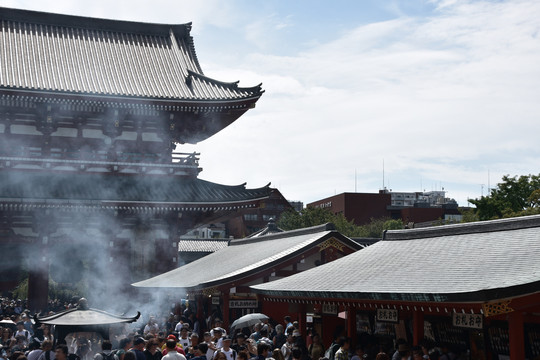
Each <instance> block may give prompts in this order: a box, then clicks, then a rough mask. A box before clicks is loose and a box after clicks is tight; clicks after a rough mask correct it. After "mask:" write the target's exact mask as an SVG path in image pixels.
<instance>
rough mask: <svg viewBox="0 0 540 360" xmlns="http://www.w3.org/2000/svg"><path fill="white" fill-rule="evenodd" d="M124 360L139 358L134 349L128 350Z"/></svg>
mask: <svg viewBox="0 0 540 360" xmlns="http://www.w3.org/2000/svg"><path fill="white" fill-rule="evenodd" d="M124 360H137V357H136V355H135V353H134V352H133V351H128V352H126V353H125V354H124Z"/></svg>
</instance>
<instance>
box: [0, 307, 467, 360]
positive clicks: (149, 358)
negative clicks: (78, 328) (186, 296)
mask: <svg viewBox="0 0 540 360" xmlns="http://www.w3.org/2000/svg"><path fill="white" fill-rule="evenodd" d="M70 306H72V305H71V304H65V305H64V306H63V308H64V309H65V308H69V307H70ZM9 308H10V309H9V311H7V312H6V309H5V308H4V307H3V308H2V318H4V321H3V323H2V324H0V325H2V328H0V331H1V334H2V335H1V337H0V360H266V359H269V360H364V359H375V360H390V359H391V360H420V359H435V360H454V359H458V356H457V355H456V354H452V352H451V351H449V350H448V349H445V348H444V347H443V348H436V349H435V348H433V346H430V345H429V344H427V343H425V344H424V345H423V346H416V347H412V348H411V347H409V346H408V344H406V342H405V341H402V340H399V341H398V342H397V344H396V348H395V349H394V350H393V351H391V352H388V353H386V352H384V351H381V350H382V349H380V348H377V349H376V348H374V346H372V345H373V344H367V345H366V344H365V343H364V344H359V345H358V346H355V347H354V348H352V347H351V340H350V339H349V338H346V337H335V339H334V341H333V342H332V344H329V345H328V346H325V345H324V344H323V343H322V340H321V336H320V335H319V334H317V333H315V332H314V331H312V330H310V331H309V332H308V334H306V335H302V333H301V329H300V327H299V326H298V322H295V321H292V320H291V318H290V317H289V316H286V317H285V318H284V319H283V322H282V323H278V324H275V323H273V322H272V321H264V322H261V323H257V324H255V325H253V326H252V327H248V328H243V329H233V330H234V331H233V333H228V332H227V330H225V329H224V328H223V327H222V326H223V323H222V321H221V320H220V319H219V318H217V317H209V318H208V319H207V320H206V321H203V323H204V325H203V326H200V324H199V321H198V320H197V319H196V318H195V316H194V314H193V313H192V312H190V311H189V309H187V310H186V311H184V312H182V314H183V315H182V316H175V315H173V314H169V316H168V317H162V318H161V321H158V318H156V317H155V316H150V317H149V318H148V320H147V321H145V322H144V325H138V323H134V324H131V325H123V326H121V327H112V328H111V333H110V336H109V338H110V340H103V339H102V338H101V336H100V335H98V334H97V333H71V334H69V335H68V337H66V338H65V339H54V336H53V331H51V330H52V329H51V328H50V327H49V326H48V325H45V324H42V325H40V326H38V327H36V326H35V325H34V324H33V322H32V320H31V316H30V315H31V314H30V313H29V312H28V311H27V310H23V309H24V303H23V302H19V301H16V302H14V303H9ZM10 320H11V321H12V323H15V324H16V326H15V328H14V329H12V326H10V325H8V324H9V321H10ZM206 330H208V331H206ZM53 345H55V346H54V347H53Z"/></svg>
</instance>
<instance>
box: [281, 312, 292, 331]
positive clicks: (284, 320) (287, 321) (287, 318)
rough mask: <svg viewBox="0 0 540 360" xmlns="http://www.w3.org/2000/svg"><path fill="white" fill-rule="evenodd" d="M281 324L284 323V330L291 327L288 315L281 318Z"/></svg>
mask: <svg viewBox="0 0 540 360" xmlns="http://www.w3.org/2000/svg"><path fill="white" fill-rule="evenodd" d="M283 322H284V323H285V329H288V328H290V327H292V326H293V323H292V321H291V317H290V316H289V315H287V316H285V317H284V318H283Z"/></svg>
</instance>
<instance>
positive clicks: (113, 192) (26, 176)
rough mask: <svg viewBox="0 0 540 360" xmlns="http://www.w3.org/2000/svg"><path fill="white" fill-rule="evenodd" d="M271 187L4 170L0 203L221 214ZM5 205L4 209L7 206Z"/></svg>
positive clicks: (173, 178)
mask: <svg viewBox="0 0 540 360" xmlns="http://www.w3.org/2000/svg"><path fill="white" fill-rule="evenodd" d="M269 193H270V188H269V186H268V185H267V186H265V187H261V188H256V189H246V187H245V184H242V185H237V186H228V185H221V184H216V183H212V182H209V181H205V180H201V179H197V178H191V177H179V176H165V175H147V176H144V175H116V174H97V173H67V172H57V173H49V172H43V171H35V172H33V171H17V170H14V169H11V170H10V171H0V203H1V204H10V206H12V207H13V206H30V205H31V204H49V205H53V206H58V205H65V206H68V205H69V206H86V205H88V206H93V205H101V206H135V207H137V206H150V207H153V206H156V207H158V206H165V207H196V208H200V209H206V210H207V209H213V208H214V207H215V209H216V210H218V209H219V210H221V209H223V208H230V209H233V208H238V207H247V205H246V204H247V203H249V202H253V201H256V200H260V199H264V198H267V197H268V195H269ZM3 206H4V205H3Z"/></svg>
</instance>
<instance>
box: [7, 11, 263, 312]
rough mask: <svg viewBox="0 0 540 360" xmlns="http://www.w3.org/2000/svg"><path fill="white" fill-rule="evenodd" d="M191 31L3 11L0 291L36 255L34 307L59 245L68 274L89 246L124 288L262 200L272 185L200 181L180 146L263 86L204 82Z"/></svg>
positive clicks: (207, 132)
mask: <svg viewBox="0 0 540 360" xmlns="http://www.w3.org/2000/svg"><path fill="white" fill-rule="evenodd" d="M190 31H191V24H190V23H187V24H151V23H142V22H131V21H117V20H108V19H96V18H89V17H81V16H71V15H61V14H51V13H44V12H36V11H28V10H17V9H9V8H0V49H2V51H0V64H1V67H0V179H1V182H0V184H1V185H0V230H1V231H0V234H1V235H0V248H1V249H2V251H3V253H4V255H5V256H6V257H7V258H9V259H11V260H12V261H11V262H7V263H6V262H4V263H3V265H2V272H1V275H0V288H2V289H7V288H10V287H12V286H13V285H14V284H15V283H14V279H17V276H16V274H17V271H18V270H19V269H20V264H22V263H23V262H24V261H23V260H24V257H32V256H39V258H43V261H41V262H39V263H38V264H35V268H31V269H29V270H30V275H29V298H30V306H31V308H32V309H39V308H41V307H43V302H45V303H46V301H47V296H46V294H47V284H48V281H47V280H48V268H49V264H54V263H56V262H58V261H61V260H63V258H62V257H59V256H60V255H59V253H58V251H56V250H55V249H67V250H66V251H68V253H70V254H73V256H69V257H68V259H67V260H66V261H65V265H66V267H68V268H69V267H70V266H73V267H77V266H78V265H80V262H81V261H86V260H85V256H87V255H88V253H85V252H84V251H82V252H81V251H80V250H81V249H84V250H85V251H91V250H94V251H98V252H100V253H101V254H102V255H104V256H103V258H104V259H107V260H108V259H114V261H112V260H111V261H110V264H109V265H107V267H108V266H113V267H115V266H116V267H118V269H117V272H116V273H121V274H128V275H129V276H130V279H127V280H126V281H125V283H127V284H129V283H130V282H131V281H134V280H137V279H140V278H144V277H148V276H149V275H154V274H157V273H161V272H163V271H166V270H170V269H172V268H174V267H175V266H176V264H177V263H178V258H177V256H178V255H177V253H176V251H171V249H177V248H178V241H179V236H180V235H181V234H182V233H184V232H185V231H187V230H188V229H191V228H193V227H196V226H198V225H201V224H204V223H207V222H213V221H214V220H215V219H219V220H220V221H225V220H226V219H227V218H228V216H229V215H230V214H231V212H233V211H237V210H241V209H248V208H257V207H258V206H259V205H260V202H261V200H264V199H266V198H268V197H269V196H270V192H271V191H270V188H269V185H267V186H263V187H259V188H254V189H249V188H247V187H246V184H241V185H236V186H229V185H222V184H217V183H212V182H209V181H204V180H201V179H199V178H198V174H199V173H200V171H201V170H202V169H201V168H200V167H199V155H200V154H198V153H182V152H181V151H178V150H177V145H179V144H184V143H191V144H194V143H197V142H199V141H202V140H205V139H207V138H208V137H210V136H212V135H214V134H216V133H218V132H219V131H221V130H222V129H223V128H225V127H226V126H228V125H230V124H231V123H232V122H234V121H236V120H237V119H238V118H239V117H240V116H241V115H242V114H244V113H245V112H246V111H247V110H249V109H252V108H254V107H255V103H256V102H257V100H258V99H259V98H260V97H261V95H262V94H263V90H262V89H261V86H260V85H255V86H249V87H241V86H239V84H238V82H223V81H219V80H216V79H212V78H210V77H208V76H206V75H205V74H204V73H203V71H202V69H201V66H200V64H199V60H198V58H197V55H196V52H195V47H194V43H193V38H192V36H191V35H190ZM75 234H77V235H76V236H75ZM88 239H92V241H91V242H89V241H88ZM88 243H92V244H93V245H92V247H91V248H90V247H85V246H86V244H88ZM71 250H73V251H71ZM143 253H145V254H144V256H143V255H142V254H143ZM42 254H46V255H42ZM156 254H160V256H159V261H157V260H156V259H157V258H158V257H157V256H153V255H156ZM108 262H109V261H108ZM99 268H100V267H98V270H99ZM102 271H106V270H102ZM73 273H75V272H72V274H71V275H73ZM51 276H54V274H53V272H51ZM98 276H99V274H98ZM15 281H16V280H15ZM117 285H118V284H116V285H111V286H112V287H117Z"/></svg>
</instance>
